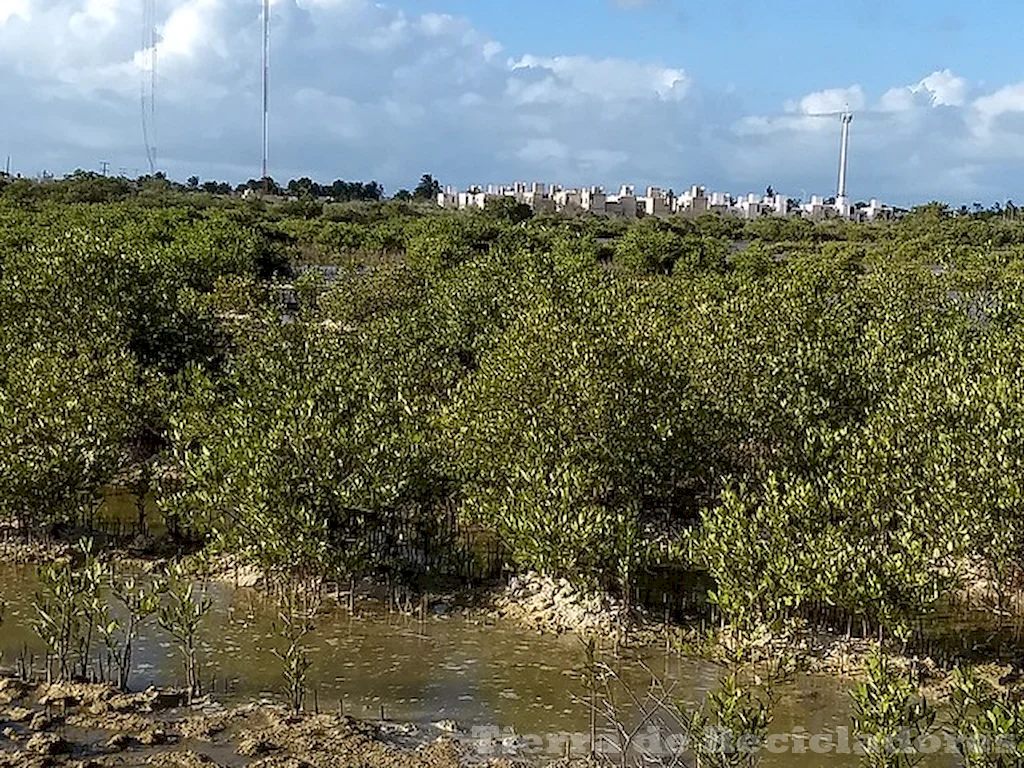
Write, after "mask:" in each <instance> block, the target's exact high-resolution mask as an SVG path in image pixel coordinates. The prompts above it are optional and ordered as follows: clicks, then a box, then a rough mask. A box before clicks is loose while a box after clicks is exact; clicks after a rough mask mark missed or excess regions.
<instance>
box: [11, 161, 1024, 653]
mask: <svg viewBox="0 0 1024 768" xmlns="http://www.w3.org/2000/svg"><path fill="white" fill-rule="evenodd" d="M106 183H107V182H102V181H100V180H97V179H95V178H90V177H87V176H81V177H79V178H73V179H68V180H66V181H61V182H54V183H53V185H52V186H47V185H32V184H29V185H27V186H25V185H20V182H18V181H11V182H10V183H9V184H8V185H7V186H6V187H5V188H4V190H3V200H0V350H2V352H3V355H4V359H5V366H4V368H3V371H0V515H2V517H3V518H4V520H5V521H14V522H16V523H17V524H18V526H19V527H20V529H21V530H24V531H26V532H28V531H32V532H34V533H36V532H45V531H47V530H50V531H52V532H59V530H60V528H59V526H61V525H62V524H65V523H77V522H88V521H89V518H90V516H91V515H92V513H93V512H94V511H95V509H96V507H97V494H96V492H97V490H98V489H99V488H100V487H101V486H102V485H104V484H105V483H108V482H110V481H111V480H112V479H113V478H120V479H121V480H123V481H127V482H132V483H133V484H134V485H135V487H137V488H138V489H142V490H141V491H140V496H142V495H144V489H145V488H150V487H151V488H153V490H154V492H155V493H156V494H157V495H158V496H159V497H160V498H159V504H160V508H161V509H162V510H163V512H164V514H165V516H166V518H167V522H168V524H169V527H170V528H171V530H172V531H173V532H174V533H175V534H176V535H179V536H185V535H189V536H193V537H195V538H196V539H197V540H200V541H203V542H206V543H210V544H212V545H214V546H219V547H221V548H224V549H227V550H230V551H232V552H234V553H236V554H239V555H241V556H243V557H244V558H247V559H250V560H252V561H254V562H256V563H258V564H260V565H262V566H264V567H266V568H269V569H270V570H273V571H282V572H288V573H295V572H297V573H299V574H306V575H311V574H323V573H332V574H335V575H338V576H341V575H354V574H357V573H365V572H371V573H378V574H379V573H387V574H389V575H391V576H399V575H408V573H407V570H405V566H399V564H397V563H396V559H395V556H394V552H395V551H397V550H398V549H400V548H401V547H400V545H401V546H407V545H408V543H409V542H408V540H404V541H399V535H400V534H399V531H402V534H401V535H405V534H406V533H409V532H410V530H411V531H412V532H413V534H415V535H419V534H423V535H424V536H426V534H427V532H429V531H432V530H435V529H438V528H439V521H440V520H441V518H442V515H443V514H448V513H449V511H452V510H454V511H455V512H456V513H457V514H458V515H459V516H460V517H461V519H462V521H464V522H470V523H473V524H475V525H477V526H480V527H482V528H484V529H485V530H486V531H487V532H488V533H489V534H497V537H498V538H499V539H501V541H502V542H503V544H504V545H505V547H506V552H505V554H506V555H507V557H508V559H509V561H510V562H512V563H514V564H516V565H518V566H521V567H532V568H538V569H541V570H544V571H547V572H550V573H552V574H554V575H559V576H566V577H569V578H571V579H573V580H575V581H577V582H580V583H585V584H590V585H597V584H600V585H604V586H608V587H614V588H617V589H619V590H621V591H622V593H623V594H624V596H626V597H627V598H628V597H629V595H630V594H631V587H632V585H633V584H634V583H635V582H636V581H637V579H638V578H639V577H640V575H641V574H642V573H643V571H644V569H645V568H647V567H648V566H649V565H650V563H651V562H652V559H653V558H654V557H655V556H659V557H664V555H661V554H658V553H664V552H673V553H681V552H685V553H686V562H685V563H683V564H685V565H688V566H693V567H697V568H703V569H705V570H706V571H707V572H708V573H709V574H710V576H711V578H712V580H713V581H714V588H713V595H712V597H713V599H714V600H715V601H716V602H717V604H718V606H719V607H720V608H721V609H722V612H723V614H724V615H725V617H726V618H727V619H728V620H731V621H732V622H734V623H735V624H736V625H738V626H742V627H749V626H752V625H755V624H763V623H767V624H771V623H774V622H777V621H780V620H783V619H786V618H790V617H792V616H794V615H800V614H801V613H803V612H804V611H806V610H807V609H808V607H809V606H812V605H821V604H822V603H824V604H827V605H832V606H836V607H838V608H839V609H841V611H843V612H845V613H846V615H847V617H848V620H849V622H850V626H851V627H853V626H858V627H859V628H861V629H862V630H863V631H868V630H870V631H871V632H873V633H874V632H878V633H880V634H883V636H884V634H886V633H888V634H896V635H897V636H898V637H902V638H906V637H907V635H908V633H909V632H910V630H911V628H912V626H914V624H915V622H916V619H917V618H918V617H920V616H921V615H922V614H923V613H927V612H928V611H930V610H932V609H933V607H934V606H935V605H936V604H937V603H938V601H939V600H941V598H942V597H943V596H944V595H948V594H949V592H950V591H951V590H953V589H955V588H956V587H957V586H959V585H960V584H962V581H963V579H965V578H966V577H967V576H968V574H969V573H971V572H977V571H978V570H979V569H980V570H981V571H982V572H983V573H984V574H985V575H986V576H989V577H991V579H992V580H993V581H994V582H996V583H999V584H1005V585H1008V584H1011V583H1012V582H1013V579H1014V578H1015V576H1016V574H1018V573H1019V572H1020V570H1021V567H1022V565H1024V550H1022V547H1021V545H1020V542H1021V541H1022V540H1024V539H1022V534H1024V504H1022V498H1021V490H1020V489H1021V488H1022V487H1024V439H1022V435H1024V405H1022V403H1024V390H1022V387H1024V384H1022V382H1024V376H1022V375H1021V363H1020V361H1021V360H1022V359H1024V344H1022V339H1024V334H1022V330H1024V269H1022V266H1021V265H1022V264H1024V226H1022V223H1021V220H1020V217H1019V216H1017V215H1016V211H1015V212H1014V214H1013V215H1005V213H1003V212H1001V214H1000V215H998V216H996V215H985V216H982V215H981V214H978V215H976V216H954V215H952V214H951V213H950V212H949V211H944V210H941V209H937V208H935V207H931V208H927V209H923V210H920V211H915V212H914V213H913V214H912V215H910V216H908V217H907V218H906V220H904V221H901V222H896V223H891V224H877V225H870V226H860V225H852V224H848V223H843V222H821V223H812V222H805V221H797V220H788V219H787V220H778V219H770V220H769V219H766V220H759V221H756V222H743V221H740V220H738V219H725V218H722V217H718V216H707V217H701V218H699V219H696V220H693V221H689V220H682V219H679V220H666V221H656V220H654V219H650V218H648V219H644V220H641V221H639V222H627V221H625V220H613V219H599V218H595V217H574V218H566V217H561V216H557V215H538V216H531V217H527V216H526V215H525V211H523V210H522V209H520V208H519V207H517V206H516V205H514V204H512V203H502V204H501V206H500V208H501V210H495V209H494V208H493V206H492V209H491V210H489V211H484V212H482V213H481V212H474V213H467V214H452V213H451V212H448V211H442V210H435V209H436V206H434V205H432V204H431V203H430V202H429V200H423V199H421V200H420V201H418V202H394V201H391V202H382V201H381V198H382V194H378V192H381V191H380V190H379V189H376V188H373V189H369V190H367V189H366V188H364V187H362V186H361V187H360V188H359V189H356V188H354V187H350V186H344V183H343V184H342V185H339V186H337V188H336V189H335V188H333V187H332V188H327V187H323V186H320V187H318V186H317V185H315V184H314V183H313V182H312V181H311V180H308V179H305V180H304V179H299V180H297V181H296V183H295V185H294V189H293V191H294V193H295V195H296V196H297V197H299V198H301V200H302V201H303V203H302V205H301V206H296V207H295V210H289V209H288V208H287V207H282V206H281V205H279V204H278V203H277V202H274V201H266V200H261V199H254V200H246V201H244V202H241V201H230V200H216V199H212V198H210V199H208V198H207V197H206V196H204V194H203V193H201V192H199V191H198V189H199V188H197V189H195V190H193V191H191V192H186V191H183V190H178V189H176V188H175V187H174V186H173V185H171V184H170V182H168V181H167V180H166V179H160V178H153V179H145V180H142V181H139V182H133V183H132V184H133V185H134V186H133V187H132V190H131V199H130V201H128V202H123V203H120V204H74V205H69V204H56V203H54V202H53V200H55V199H61V198H60V196H61V195H63V194H64V190H70V189H72V188H75V187H76V185H79V186H81V187H82V188H83V189H86V188H93V187H96V186H97V185H102V184H106ZM254 183H255V184H256V186H257V187H259V186H261V184H262V183H261V182H260V181H254ZM193 186H195V185H193ZM428 187H429V190H430V191H431V192H432V191H433V190H434V189H435V188H436V182H435V180H433V179H425V180H424V187H423V190H421V193H422V194H421V195H420V197H421V198H423V196H424V195H425V194H426V193H427V188H428ZM19 190H20V191H19ZM321 193H323V194H322V195H321ZM69 194H70V193H69ZM76 194H77V193H76ZM104 194H106V193H104ZM176 195H177V197H176ZM320 196H323V197H333V198H335V199H338V200H340V199H348V198H351V197H358V198H367V197H369V198H370V199H359V200H357V201H353V202H334V203H330V204H328V205H327V206H325V207H324V209H323V212H322V213H319V212H318V210H317V206H319V205H320V203H319V202H317V203H313V204H312V205H310V201H312V200H313V199H318V198H319V197H320ZM172 202H173V203H174V204H173V205H170V204H169V203H172ZM745 246H746V247H745ZM609 254H611V255H612V256H613V258H612V260H611V263H609V260H608V258H607V257H608V255H609ZM310 263H317V264H319V265H325V264H326V265H334V266H337V267H338V269H337V270H335V271H334V272H333V273H331V276H330V277H327V276H323V275H320V274H319V273H312V272H311V273H309V275H310V276H304V277H301V278H298V279H297V280H296V281H295V282H292V281H291V278H292V277H293V275H294V274H295V273H297V272H298V271H299V270H298V269H297V267H300V266H303V265H307V264H310ZM293 270H294V271H293ZM283 278H287V279H288V286H287V289H286V288H285V287H284V286H283V285H282V283H281V282H279V279H283ZM293 293H294V294H298V296H299V308H298V310H297V311H293V308H292V309H289V310H288V312H287V313H284V312H283V308H284V306H285V302H286V299H287V298H288V296H290V295H292V294H293ZM158 468H160V469H161V471H159V472H158V471H157V470H158ZM163 468H169V469H170V471H167V472H164V471H162V470H163ZM676 564H680V563H678V562H677V563H676ZM406 565H408V567H409V568H412V567H413V566H412V565H409V564H406ZM968 566H969V567H970V571H969V570H968ZM117 633H118V634H117V636H118V637H120V636H121V635H120V634H119V633H120V630H117ZM118 642H119V641H118ZM119 647H120V646H119ZM65 655H68V656H69V658H73V660H74V663H75V664H77V662H78V659H77V657H75V656H74V652H73V651H69V652H68V654H65Z"/></svg>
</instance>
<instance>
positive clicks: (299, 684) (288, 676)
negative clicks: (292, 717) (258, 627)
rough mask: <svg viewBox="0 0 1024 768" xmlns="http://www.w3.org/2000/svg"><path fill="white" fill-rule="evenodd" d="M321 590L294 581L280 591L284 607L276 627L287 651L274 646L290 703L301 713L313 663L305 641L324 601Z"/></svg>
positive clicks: (294, 709) (296, 712)
mask: <svg viewBox="0 0 1024 768" xmlns="http://www.w3.org/2000/svg"><path fill="white" fill-rule="evenodd" d="M321 594H322V593H321V591H320V590H319V589H314V590H305V589H303V588H302V587H301V586H296V585H294V584H292V585H290V586H288V587H286V588H284V589H283V590H282V591H281V596H280V601H281V606H280V610H279V611H278V614H277V621H276V622H275V623H274V630H275V631H276V632H277V634H278V635H280V637H281V638H282V639H283V640H284V641H285V647H284V650H279V649H277V648H275V649H274V651H273V653H274V655H275V656H276V657H277V658H278V659H280V660H281V665H282V670H281V672H282V675H283V677H284V681H285V686H286V691H287V694H288V703H289V705H290V706H291V708H292V712H294V713H295V714H299V713H300V712H301V711H302V709H303V704H304V702H305V699H306V681H307V678H308V674H309V668H310V667H311V666H312V664H313V662H312V661H311V660H310V658H309V654H308V653H307V652H306V649H305V647H304V646H303V644H302V641H303V640H304V639H305V637H306V635H307V634H309V632H310V631H312V629H313V620H314V618H315V616H316V613H317V611H318V610H319V608H320V603H321Z"/></svg>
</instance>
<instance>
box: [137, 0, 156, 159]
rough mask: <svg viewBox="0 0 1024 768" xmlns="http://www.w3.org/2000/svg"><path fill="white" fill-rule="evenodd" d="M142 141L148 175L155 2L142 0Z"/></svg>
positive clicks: (152, 115) (153, 114)
mask: <svg viewBox="0 0 1024 768" xmlns="http://www.w3.org/2000/svg"><path fill="white" fill-rule="evenodd" d="M139 101H140V104H139V106H140V109H141V112H142V141H143V144H144V145H145V147H146V161H147V162H148V163H149V175H150V176H152V175H154V174H155V173H156V167H157V155H156V0H142V71H141V80H140V84H139Z"/></svg>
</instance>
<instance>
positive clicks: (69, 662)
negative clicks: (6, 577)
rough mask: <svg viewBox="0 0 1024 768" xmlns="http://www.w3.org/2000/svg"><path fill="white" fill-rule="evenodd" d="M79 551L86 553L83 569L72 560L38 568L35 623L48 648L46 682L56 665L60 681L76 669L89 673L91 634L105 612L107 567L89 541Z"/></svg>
mask: <svg viewBox="0 0 1024 768" xmlns="http://www.w3.org/2000/svg"><path fill="white" fill-rule="evenodd" d="M79 551H80V552H81V553H82V554H83V555H84V556H85V565H84V566H83V567H82V568H81V569H76V568H75V566H74V563H73V562H71V561H70V560H62V561H58V562H55V563H51V564H49V565H45V566H42V567H41V568H39V591H38V592H37V593H36V596H35V600H34V601H33V604H34V607H35V612H36V615H35V618H34V619H33V625H34V627H35V630H36V633H37V634H38V635H39V637H40V638H41V639H42V640H43V642H44V643H45V644H46V647H47V659H48V661H47V664H46V679H47V682H52V681H53V680H54V668H53V664H56V680H57V681H64V680H69V679H71V677H72V676H73V675H74V674H75V672H76V671H80V672H81V674H82V676H83V677H84V676H85V675H86V673H87V672H88V669H89V656H90V648H91V646H92V635H93V632H94V630H95V627H96V625H97V623H98V622H100V621H101V620H102V619H103V617H104V614H105V605H104V603H103V596H102V586H101V580H102V576H103V572H104V566H103V565H102V564H101V563H100V562H99V561H98V560H96V559H95V557H94V556H93V554H92V542H91V541H90V540H87V541H84V542H82V543H81V544H80V545H79ZM76 662H77V664H76Z"/></svg>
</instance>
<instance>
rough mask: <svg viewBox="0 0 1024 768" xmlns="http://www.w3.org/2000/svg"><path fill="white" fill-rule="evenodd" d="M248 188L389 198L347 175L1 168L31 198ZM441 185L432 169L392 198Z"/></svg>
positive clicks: (306, 195)
mask: <svg viewBox="0 0 1024 768" xmlns="http://www.w3.org/2000/svg"><path fill="white" fill-rule="evenodd" d="M247 191H252V192H261V193H265V194H267V195H271V196H275V197H292V198H298V199H308V200H323V201H331V202H336V203H350V202H382V201H384V200H386V199H387V195H386V194H385V191H384V186H383V185H382V184H380V183H379V182H377V181H369V182H363V181H345V180H344V179H335V180H334V181H332V182H331V183H330V184H321V183H319V182H317V181H314V180H313V179H311V178H309V177H308V176H303V177H301V178H298V179H291V180H289V181H288V182H286V183H281V182H278V181H276V180H275V179H273V178H271V177H267V178H266V179H249V180H248V181H246V182H243V183H241V184H234V185H233V184H231V183H230V182H227V181H217V180H215V179H209V180H203V179H201V178H200V177H199V176H195V175H193V176H190V177H189V178H188V179H187V180H186V181H185V183H184V184H181V183H179V182H176V181H172V180H170V179H168V178H167V176H166V175H165V174H164V173H162V172H159V171H158V172H157V173H155V174H153V175H144V176H139V177H138V178H135V179H132V178H128V177H127V176H106V175H103V174H100V173H96V172H94V171H85V170H82V169H78V170H76V171H74V172H73V173H69V174H67V175H66V176H64V178H62V179H55V178H54V177H52V176H49V175H44V176H43V178H41V179H26V178H14V177H11V176H8V175H6V174H3V173H0V195H4V196H6V197H10V198H14V199H21V200H28V199H36V200H43V199H46V200H53V201H54V202H67V203H100V202H119V201H122V200H126V199H128V198H131V197H134V196H137V195H154V194H161V193H168V194H169V193H186V194H187V193H205V194H207V195H218V196H223V197H229V196H241V195H243V194H245V193H246V192H247ZM440 191H441V185H440V183H439V182H438V181H437V180H436V179H435V178H434V177H433V176H432V175H430V174H424V175H423V176H422V177H421V178H420V181H419V183H418V185H417V186H416V187H415V188H414V190H413V191H412V192H410V191H409V190H407V189H400V190H398V191H397V192H396V193H395V194H394V195H393V196H392V198H393V199H395V200H399V201H414V200H419V201H433V200H436V198H437V194H438V193H439V192H440Z"/></svg>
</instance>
